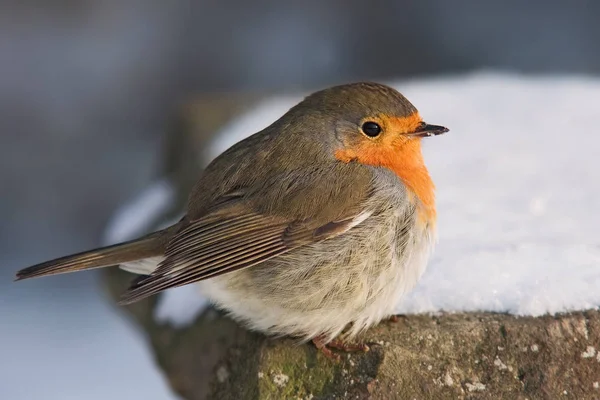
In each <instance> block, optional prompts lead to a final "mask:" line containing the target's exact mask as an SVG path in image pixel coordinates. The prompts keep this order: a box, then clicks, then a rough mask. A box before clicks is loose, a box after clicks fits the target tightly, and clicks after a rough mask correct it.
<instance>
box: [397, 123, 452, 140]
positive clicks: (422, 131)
mask: <svg viewBox="0 0 600 400" xmlns="http://www.w3.org/2000/svg"><path fill="white" fill-rule="evenodd" d="M449 130H450V129H448V128H446V127H445V126H440V125H429V124H426V123H423V124H422V125H421V126H419V128H418V129H417V131H416V132H413V133H409V134H408V135H407V136H410V137H421V138H422V137H428V136H437V135H441V134H442V133H446V132H448V131H449Z"/></svg>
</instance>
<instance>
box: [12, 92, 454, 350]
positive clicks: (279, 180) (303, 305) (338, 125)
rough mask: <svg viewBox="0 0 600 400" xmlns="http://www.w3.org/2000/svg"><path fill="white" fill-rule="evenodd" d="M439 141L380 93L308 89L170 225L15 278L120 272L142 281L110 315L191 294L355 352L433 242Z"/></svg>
mask: <svg viewBox="0 0 600 400" xmlns="http://www.w3.org/2000/svg"><path fill="white" fill-rule="evenodd" d="M447 131H448V129H447V128H445V127H442V126H436V125H429V124H427V123H425V122H423V120H422V119H421V117H420V115H419V113H418V111H417V109H416V108H415V107H414V106H413V105H412V104H411V103H410V102H409V101H408V100H407V99H406V98H405V97H404V96H403V95H402V94H400V93H399V92H397V91H396V90H394V89H392V88H390V87H388V86H385V85H381V84H377V83H369V82H361V83H352V84H346V85H340V86H334V87H331V88H328V89H324V90H321V91H318V92H316V93H313V94H311V95H309V96H308V97H306V98H305V99H304V100H303V101H302V102H300V103H299V104H297V105H296V106H294V107H293V108H291V109H290V110H289V111H288V112H287V113H285V114H284V115H283V116H282V117H281V118H280V119H278V120H277V121H275V122H274V123H273V124H271V125H270V126H268V127H267V128H265V129H263V130H262V131H260V132H258V133H255V134H254V135H252V136H250V137H248V138H247V139H245V140H242V141H240V142H238V143H237V144H235V145H233V146H232V147H231V148H229V149H228V150H226V151H225V152H223V153H222V154H221V155H220V156H219V157H217V158H216V159H215V160H214V161H212V163H211V164H210V165H208V167H207V168H206V169H205V170H204V171H203V172H202V175H201V176H200V179H199V180H198V182H197V183H196V185H195V187H194V189H193V190H192V193H191V194H190V197H189V202H188V205H187V213H186V215H185V216H184V217H183V218H182V219H181V220H180V221H179V222H178V223H176V224H174V225H172V226H170V227H168V228H166V229H163V230H160V231H157V232H154V233H151V234H148V235H145V236H143V237H141V238H139V239H136V240H132V241H128V242H124V243H120V244H116V245H112V246H108V247H103V248H99V249H95V250H91V251H87V252H83V253H79V254H75V255H71V256H67V257H63V258H59V259H56V260H52V261H48V262H44V263H41V264H38V265H35V266H32V267H29V268H26V269H23V270H21V271H19V272H18V273H17V280H20V279H26V278H32V277H37V276H43V275H53V274H60V273H65V272H73V271H81V270H87V269H92V268H99V267H106V266H114V265H120V267H121V268H123V269H125V270H127V271H130V272H133V273H137V274H140V275H142V276H141V277H139V278H138V279H136V280H134V282H133V283H132V285H131V287H130V288H129V289H128V290H127V291H126V292H125V294H124V295H123V297H122V300H121V304H128V303H132V302H135V301H138V300H140V299H143V298H145V297H148V296H151V295H154V294H156V293H159V292H161V291H163V290H165V289H169V288H173V287H177V286H182V285H187V284H190V283H197V284H198V285H199V286H200V289H201V291H202V292H203V293H204V295H205V296H206V297H207V298H208V299H210V300H211V302H212V303H214V304H215V305H216V306H217V307H219V308H221V309H223V310H225V311H226V312H227V313H228V314H229V315H230V316H232V317H233V318H234V319H236V320H237V321H239V322H241V323H243V324H244V325H245V326H247V327H248V328H250V329H253V330H257V331H261V332H264V333H266V334H269V335H278V336H291V337H295V338H299V339H301V341H309V340H312V341H313V342H314V344H315V345H316V346H317V348H318V349H320V350H321V351H323V352H324V353H325V354H326V355H328V356H330V357H337V356H335V355H334V354H333V353H332V352H331V348H339V349H342V350H348V351H350V350H356V349H365V350H366V349H367V348H366V347H365V346H364V345H361V344H353V343H352V342H351V340H352V339H353V338H354V337H355V336H356V335H357V334H358V333H360V332H361V331H363V330H365V329H366V328H368V327H370V326H372V325H374V324H377V323H378V322H380V321H382V320H383V319H385V318H389V317H390V316H392V315H393V313H394V307H395V305H396V304H397V302H398V300H399V299H400V297H401V296H402V295H403V294H405V293H406V292H407V291H409V290H410V289H411V288H412V287H413V286H414V285H415V284H416V282H417V281H418V279H419V278H420V276H421V274H422V273H423V271H424V269H425V267H426V264H427V261H428V258H429V255H430V252H431V250H432V248H433V245H434V243H435V237H436V234H435V232H436V209H435V196H434V184H433V182H432V179H431V177H430V175H429V173H428V170H427V168H426V166H425V163H424V160H423V155H422V152H421V139H422V138H424V137H428V136H432V135H439V134H442V133H444V132H447ZM338 336H341V337H343V339H337V338H338Z"/></svg>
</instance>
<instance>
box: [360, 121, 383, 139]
mask: <svg viewBox="0 0 600 400" xmlns="http://www.w3.org/2000/svg"><path fill="white" fill-rule="evenodd" d="M362 131H363V132H364V133H365V135H367V136H370V137H375V136H377V135H379V134H380V133H381V127H380V126H379V124H377V123H375V122H371V121H369V122H365V123H364V124H363V126H362Z"/></svg>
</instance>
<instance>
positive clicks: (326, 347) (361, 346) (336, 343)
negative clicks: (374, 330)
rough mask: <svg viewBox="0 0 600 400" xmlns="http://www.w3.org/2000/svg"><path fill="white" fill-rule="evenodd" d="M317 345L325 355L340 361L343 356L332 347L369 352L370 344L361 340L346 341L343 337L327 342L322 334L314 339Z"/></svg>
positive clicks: (348, 350)
mask: <svg viewBox="0 0 600 400" xmlns="http://www.w3.org/2000/svg"><path fill="white" fill-rule="evenodd" d="M312 342H313V344H314V345H315V347H316V348H317V349H318V350H320V351H321V353H323V355H324V356H325V357H327V358H329V359H330V360H333V361H336V362H339V361H340V360H341V357H340V355H339V354H335V353H334V352H333V351H331V349H336V350H341V351H344V352H358V351H361V352H367V351H369V346H367V345H366V344H365V343H361V342H356V343H353V342H346V341H344V340H341V339H334V340H332V341H330V342H328V343H326V342H325V340H324V338H323V337H322V336H318V337H316V338H314V339H313V340H312Z"/></svg>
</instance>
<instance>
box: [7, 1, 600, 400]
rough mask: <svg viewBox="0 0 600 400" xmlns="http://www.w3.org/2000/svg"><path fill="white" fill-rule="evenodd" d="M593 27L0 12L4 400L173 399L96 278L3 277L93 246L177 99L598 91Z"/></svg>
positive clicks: (151, 9)
mask: <svg viewBox="0 0 600 400" xmlns="http://www.w3.org/2000/svg"><path fill="white" fill-rule="evenodd" d="M599 20H600V3H599V2H594V1H592V0H588V1H584V0H575V1H569V2H567V1H559V0H546V1H529V2H522V1H503V2H480V1H477V0H472V1H452V2H449V1H444V0H421V1H419V2H412V1H372V2H360V1H355V0H344V1H342V0H339V1H330V2H322V1H319V2H317V1H314V2H312V1H302V2H285V3H284V2H268V1H263V0H259V1H253V2H244V1H231V2H217V1H199V2H190V1H168V2H167V1H164V2H148V1H142V0H132V1H121V0H104V1H99V0H97V1H92V0H87V1H86V0H84V1H72V0H71V1H70V0H55V1H52V2H45V1H42V0H37V1H35V0H26V1H21V2H18V1H3V2H1V3H0V191H1V192H0V360H1V361H0V398H1V399H33V398H40V397H43V398H47V399H69V398H78V399H79V398H85V399H96V398H98V399H107V398H111V399H119V398H145V399H154V398H155V399H164V398H168V396H169V395H168V388H166V387H165V386H164V384H163V382H162V380H161V378H160V374H159V372H158V371H157V370H156V369H155V368H154V365H153V362H152V359H151V355H149V354H147V352H146V349H145V345H144V342H143V337H142V336H141V334H139V333H138V332H136V331H135V330H134V329H133V327H132V326H130V325H129V324H128V323H127V322H126V321H125V320H124V318H122V317H121V316H120V315H119V314H118V313H116V312H114V309H113V308H112V306H110V305H109V304H108V303H107V302H104V301H103V292H102V291H101V288H100V285H99V284H98V281H97V280H96V279H95V274H94V273H82V274H77V275H70V276H67V275H65V276H59V277H52V278H46V279H40V280H33V281H27V282H22V283H19V284H13V283H12V276H13V273H14V271H15V270H17V269H19V268H21V267H24V266H27V265H29V264H32V263H36V262H39V261H43V260H45V259H48V258H52V257H56V256H61V255H64V254H66V253H70V252H74V251H79V250H83V249H86V248H89V247H93V246H96V245H98V244H99V241H100V238H101V234H102V230H103V228H104V226H105V224H106V222H107V219H108V218H109V216H110V215H111V213H112V212H113V211H114V209H115V208H116V207H117V206H118V205H120V204H122V203H123V202H125V201H127V200H128V199H131V198H132V197H133V196H135V194H136V193H137V192H138V191H139V190H141V189H142V188H144V187H145V185H146V184H148V183H149V181H150V179H151V178H152V177H153V174H154V173H155V172H156V169H157V168H158V162H157V157H158V155H159V154H160V151H161V150H160V144H161V141H162V140H163V136H164V134H165V131H166V127H167V125H168V123H169V118H170V117H171V115H172V112H173V110H174V109H175V108H176V107H177V106H178V105H179V104H180V103H181V102H183V101H185V99H186V98H189V96H191V95H194V94H198V93H206V92H210V91H215V90H232V89H233V90H236V89H261V90H263V89H269V90H277V91H281V90H286V89H290V90H291V89H294V88H304V87H311V88H312V87H318V86H321V85H325V84H329V83H334V82H335V83H337V82H342V81H347V80H357V79H366V78H369V79H377V78H391V77H393V78H402V77H406V78H410V77H416V76H431V75H439V74H452V73H461V72H465V71H471V70H476V69H482V68H485V69H502V70H511V71H520V72H526V73H531V74H540V73H546V74H548V73H551V74H554V73H577V74H589V75H597V74H598V73H599V72H600V44H598V38H600V24H599Z"/></svg>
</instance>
